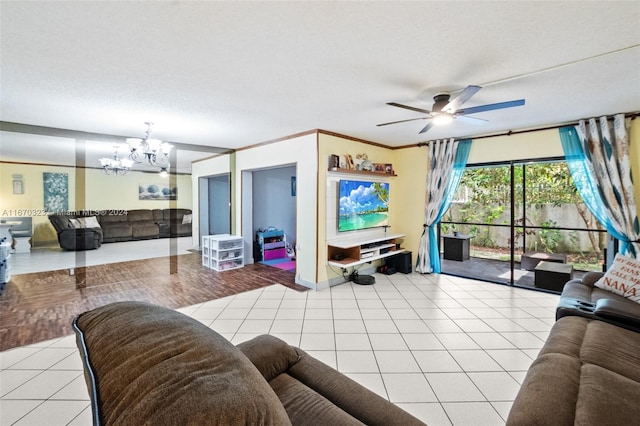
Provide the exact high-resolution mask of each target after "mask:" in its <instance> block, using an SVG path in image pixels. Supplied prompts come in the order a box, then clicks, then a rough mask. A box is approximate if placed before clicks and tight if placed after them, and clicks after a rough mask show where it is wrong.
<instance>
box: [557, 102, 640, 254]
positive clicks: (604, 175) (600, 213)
mask: <svg viewBox="0 0 640 426" xmlns="http://www.w3.org/2000/svg"><path fill="white" fill-rule="evenodd" d="M598 121H599V126H598V122H596V119H595V118H592V119H590V120H589V124H588V125H587V123H586V122H585V121H584V120H582V121H580V123H579V124H578V126H577V127H563V128H561V129H560V139H561V141H562V148H563V150H564V153H565V157H566V159H567V165H568V167H569V170H570V171H571V177H572V178H573V181H574V182H575V185H576V188H577V189H578V192H579V193H580V195H581V196H582V198H583V200H584V202H585V204H586V205H587V207H588V208H589V210H590V211H591V213H592V214H593V215H594V216H595V217H596V219H598V221H599V222H600V223H601V224H602V225H603V226H604V227H605V228H606V229H607V231H609V233H610V234H611V235H613V236H614V237H615V238H616V239H618V240H620V242H621V246H620V253H622V254H626V255H627V256H630V257H634V258H638V255H639V254H640V244H639V240H640V225H639V223H638V214H637V210H636V203H635V200H634V197H633V180H632V177H631V165H630V160H629V138H628V136H627V129H626V122H625V118H624V114H618V115H616V116H615V117H614V122H613V128H614V138H612V137H611V130H610V126H609V121H608V120H607V117H600V119H599V120H598Z"/></svg>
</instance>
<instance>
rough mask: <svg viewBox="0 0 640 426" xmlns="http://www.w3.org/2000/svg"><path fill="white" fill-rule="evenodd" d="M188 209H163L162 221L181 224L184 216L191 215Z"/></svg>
mask: <svg viewBox="0 0 640 426" xmlns="http://www.w3.org/2000/svg"><path fill="white" fill-rule="evenodd" d="M191 213H192V212H191V210H189V209H164V210H163V211H162V217H163V219H164V220H171V221H176V222H177V223H182V218H183V217H184V215H185V214H191Z"/></svg>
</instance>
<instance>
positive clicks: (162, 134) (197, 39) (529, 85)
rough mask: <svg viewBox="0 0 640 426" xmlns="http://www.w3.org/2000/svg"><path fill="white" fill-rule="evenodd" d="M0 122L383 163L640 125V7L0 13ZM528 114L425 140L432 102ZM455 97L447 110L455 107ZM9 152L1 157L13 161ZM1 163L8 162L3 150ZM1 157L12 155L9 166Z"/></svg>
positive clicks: (19, 9) (150, 6)
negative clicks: (601, 119) (291, 143)
mask: <svg viewBox="0 0 640 426" xmlns="http://www.w3.org/2000/svg"><path fill="white" fill-rule="evenodd" d="M0 25H1V26H0V36H1V42H0V43H1V44H0V55H1V56H0V61H1V62H0V72H1V74H0V77H1V80H0V89H1V96H0V98H1V99H0V102H1V103H0V107H1V109H0V120H2V121H5V122H16V123H24V124H33V125H39V126H47V127H55V128H64V129H72V130H77V131H83V132H92V133H103V134H112V135H126V136H138V137H139V136H142V135H143V133H144V129H145V127H144V124H143V122H145V121H153V122H155V123H156V125H155V126H154V136H156V137H158V138H161V139H164V140H171V141H176V142H181V143H186V144H197V145H207V146H216V147H224V148H239V147H243V146H248V145H252V144H255V143H259V142H263V141H267V140H271V139H276V138H280V137H283V136H286V135H291V134H295V133H299V132H304V131H307V130H311V129H315V128H321V129H325V130H328V131H332V132H338V133H343V134H346V135H349V136H353V137H358V138H362V139H366V140H370V141H373V142H377V143H381V144H384V145H388V146H402V145H407V144H413V143H417V142H420V141H424V140H429V139H436V138H442V137H461V136H474V135H476V136H477V135H481V134H488V133H495V132H499V131H504V130H510V129H522V128H531V127H538V126H544V125H549V124H557V123H563V122H567V121H573V120H576V119H579V118H584V117H591V116H597V115H603V114H613V113H618V112H629V111H638V110H640V78H638V76H640V47H639V46H640V2H637V1H620V2H616V1H612V2H569V1H567V2H559V1H554V2H539V1H535V2H525V1H518V2H516V1H513V2H503V1H500V2H490V1H487V2H475V1H474V2H462V1H461V2H450V1H446V2H439V1H428V2H426V1H425V2H420V1H418V2H396V1H394V2H330V1H326V2H219V1H215V2H214V1H211V2H207V1H203V2H192V1H180V0H177V1H162V2H161V1H140V2H119V1H97V2H75V1H74V2H67V1H62V2H58V1H56V2H52V1H44V2H39V1H30V2H23V1H18V2H12V1H4V0H3V1H2V2H0ZM469 84H475V85H481V86H483V87H484V88H483V89H482V90H481V91H480V92H479V93H478V94H477V95H476V96H474V97H473V98H472V99H471V100H470V101H469V102H468V103H467V104H465V106H469V107H470V106H475V105H481V104H486V103H494V102H502V101H508V100H512V99H519V98H525V99H526V105H525V106H523V107H518V108H512V109H507V110H500V111H491V112H485V113H479V114H476V115H475V116H476V117H478V118H483V119H486V120H489V122H488V123H487V124H485V125H482V126H477V125H473V124H467V123H462V122H461V121H456V122H454V123H453V124H452V125H450V126H447V127H438V128H434V129H432V130H430V131H429V132H428V133H426V134H424V135H418V131H419V130H420V129H421V128H422V127H423V126H424V123H425V122H424V121H414V122H408V123H402V124H397V125H392V126H386V127H377V126H376V124H378V123H383V122H389V121H394V120H403V119H409V118H416V117H420V114H419V113H415V112H412V111H409V110H403V109H400V108H394V107H392V106H388V105H386V102H391V101H394V102H399V103H404V104H408V105H413V106H416V107H420V108H426V109H430V108H431V105H432V97H433V96H434V95H435V94H436V93H437V92H440V91H451V92H456V91H459V90H461V89H463V88H464V87H465V86H467V85H469ZM454 94H455V93H454ZM6 141H7V138H3V139H2V140H0V142H2V143H3V144H5V143H6ZM3 149H4V148H3ZM3 156H4V153H3Z"/></svg>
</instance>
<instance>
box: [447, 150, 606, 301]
mask: <svg viewBox="0 0 640 426" xmlns="http://www.w3.org/2000/svg"><path fill="white" fill-rule="evenodd" d="M440 233H441V239H440V242H441V250H442V253H443V259H442V272H443V273H447V274H453V275H460V276H466V277H472V278H477V279H482V280H487V281H493V282H499V283H504V284H510V285H518V286H525V287H534V286H536V283H535V269H536V267H538V265H539V262H542V261H544V262H547V263H549V262H551V263H556V264H559V265H564V266H558V265H550V266H549V267H550V268H553V269H554V270H561V271H570V276H573V277H580V276H582V275H583V274H584V272H585V271H590V270H602V267H603V266H602V265H603V258H604V256H603V255H604V247H605V245H606V231H604V229H602V228H601V227H600V226H599V225H598V224H597V222H596V220H595V218H593V216H592V215H591V213H590V212H589V211H588V210H587V209H586V206H585V205H584V203H583V202H582V200H581V199H580V196H579V195H578V194H577V192H576V190H575V187H574V185H573V181H572V180H571V176H570V174H569V171H568V170H567V167H566V163H565V162H564V161H563V160H559V159H551V160H547V161H537V162H510V163H505V164H490V165H479V166H471V167H468V168H467V170H466V171H465V174H464V175H463V178H462V182H461V184H460V188H459V190H458V193H457V194H456V197H455V199H454V201H453V203H452V205H451V208H450V209H449V211H448V212H447V213H446V214H445V216H444V218H443V221H442V222H441V227H440ZM458 246H462V248H463V249H465V250H468V256H463V257H462V258H461V257H456V256H455V253H453V252H452V250H453V248H454V247H458ZM546 266H547V264H542V265H540V266H539V268H544V267H546ZM569 266H570V267H569ZM547 290H553V289H552V288H547Z"/></svg>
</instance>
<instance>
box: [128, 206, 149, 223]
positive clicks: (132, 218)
mask: <svg viewBox="0 0 640 426" xmlns="http://www.w3.org/2000/svg"><path fill="white" fill-rule="evenodd" d="M141 220H146V221H148V222H154V220H153V212H152V211H151V210H147V209H139V210H129V211H127V222H137V221H141Z"/></svg>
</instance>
